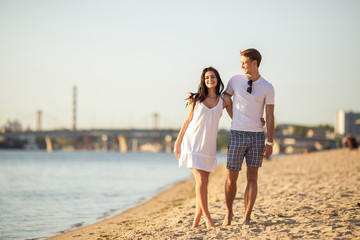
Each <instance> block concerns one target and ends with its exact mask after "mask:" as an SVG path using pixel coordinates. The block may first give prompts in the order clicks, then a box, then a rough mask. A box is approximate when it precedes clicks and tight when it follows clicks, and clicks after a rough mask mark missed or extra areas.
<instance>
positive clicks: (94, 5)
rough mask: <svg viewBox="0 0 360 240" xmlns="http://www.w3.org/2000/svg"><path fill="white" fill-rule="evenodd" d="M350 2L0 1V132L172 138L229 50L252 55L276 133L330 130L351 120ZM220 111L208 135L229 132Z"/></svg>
mask: <svg viewBox="0 0 360 240" xmlns="http://www.w3.org/2000/svg"><path fill="white" fill-rule="evenodd" d="M359 11H360V2H359V1H356V0H345V1H340V0H338V1H335V0H330V1H325V0H318V1H310V0H305V1H281V0H276V1H265V0H256V1H251V2H249V1H196V2H192V1H187V0H185V1H181V2H168V1H151V2H147V1H137V2H128V1H105V2H98V1H58V0H54V1H45V0H36V1H18V0H14V1H10V0H3V1H1V2H0V31H1V42H2V44H0V126H2V125H3V123H4V121H5V120H6V119H10V120H11V121H14V120H18V121H19V122H20V123H21V124H22V125H23V127H24V128H27V127H30V128H31V129H33V130H35V128H36V114H37V111H38V110H41V111H42V115H43V120H42V125H43V129H53V128H67V129H71V128H72V118H73V116H72V101H73V99H72V94H73V93H72V91H73V87H74V86H76V87H77V124H76V125H77V129H90V128H152V127H153V124H154V123H153V115H154V114H158V128H180V127H181V124H182V123H183V121H184V119H185V117H186V111H187V109H186V108H185V103H186V102H185V100H184V99H185V97H186V96H187V92H189V91H192V92H194V91H196V90H197V87H198V84H199V81H200V75H201V71H202V69H203V68H205V67H208V66H213V67H215V68H217V69H218V70H219V72H220V75H221V78H222V80H223V82H224V84H225V86H226V85H227V83H228V81H229V79H230V77H231V76H233V75H236V74H243V71H242V70H241V65H240V56H239V51H240V50H243V49H246V48H250V47H254V48H257V49H258V50H259V51H260V52H261V53H262V55H263V61H262V63H261V66H260V73H261V75H262V76H263V77H264V78H265V79H267V80H268V81H269V82H271V83H272V84H273V85H274V87H275V93H276V98H275V120H276V123H277V124H282V123H290V124H303V125H318V124H330V125H334V124H335V117H336V112H337V111H339V110H344V111H348V110H351V111H353V112H360V105H359V102H360V94H359V89H360V81H359V80H358V78H359V74H360V70H358V69H359V68H358V66H357V64H358V58H359V55H360V44H359V42H360V29H359V28H358V27H357V23H358V22H360V16H359V14H358V12H359ZM230 122H231V120H230V118H229V117H228V116H227V113H226V111H224V112H223V117H222V119H221V121H220V128H223V129H229V128H230Z"/></svg>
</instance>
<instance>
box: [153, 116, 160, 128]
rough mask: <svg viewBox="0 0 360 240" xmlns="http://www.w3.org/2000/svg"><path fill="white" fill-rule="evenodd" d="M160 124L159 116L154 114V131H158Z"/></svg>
mask: <svg viewBox="0 0 360 240" xmlns="http://www.w3.org/2000/svg"><path fill="white" fill-rule="evenodd" d="M158 123H159V114H157V113H154V115H153V129H155V130H157V129H158Z"/></svg>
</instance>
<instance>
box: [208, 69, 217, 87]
mask: <svg viewBox="0 0 360 240" xmlns="http://www.w3.org/2000/svg"><path fill="white" fill-rule="evenodd" d="M217 82H218V81H217V78H216V75H215V73H214V72H213V71H207V72H206V73H205V85H206V87H207V88H215V87H216V85H217Z"/></svg>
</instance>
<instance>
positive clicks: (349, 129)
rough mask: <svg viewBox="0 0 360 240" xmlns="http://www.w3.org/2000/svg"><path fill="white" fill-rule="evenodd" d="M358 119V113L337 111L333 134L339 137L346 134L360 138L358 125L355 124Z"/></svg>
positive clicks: (359, 117) (359, 116) (359, 126)
mask: <svg viewBox="0 0 360 240" xmlns="http://www.w3.org/2000/svg"><path fill="white" fill-rule="evenodd" d="M359 119H360V113H354V112H351V111H337V112H336V119H335V133H336V134H337V135H341V136H343V135H346V134H348V133H350V134H351V135H353V136H360V125H358V124H356V123H357V121H358V120H359Z"/></svg>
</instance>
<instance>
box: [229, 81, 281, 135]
mask: <svg viewBox="0 0 360 240" xmlns="http://www.w3.org/2000/svg"><path fill="white" fill-rule="evenodd" d="M248 81H249V79H248V78H247V76H246V75H236V76H233V77H232V78H230V80H229V83H228V85H227V87H226V90H225V92H227V93H228V94H230V95H232V96H233V120H232V122H231V129H233V130H238V131H247V132H263V131H264V128H263V126H262V124H261V121H260V118H261V117H262V116H263V113H264V106H265V104H274V98H275V91H274V87H273V86H272V85H271V83H269V82H268V81H266V80H265V79H264V78H263V77H260V78H259V79H258V80H256V81H255V82H253V84H252V93H251V94H250V93H248V92H247V91H246V90H247V88H248V87H249V85H248Z"/></svg>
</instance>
